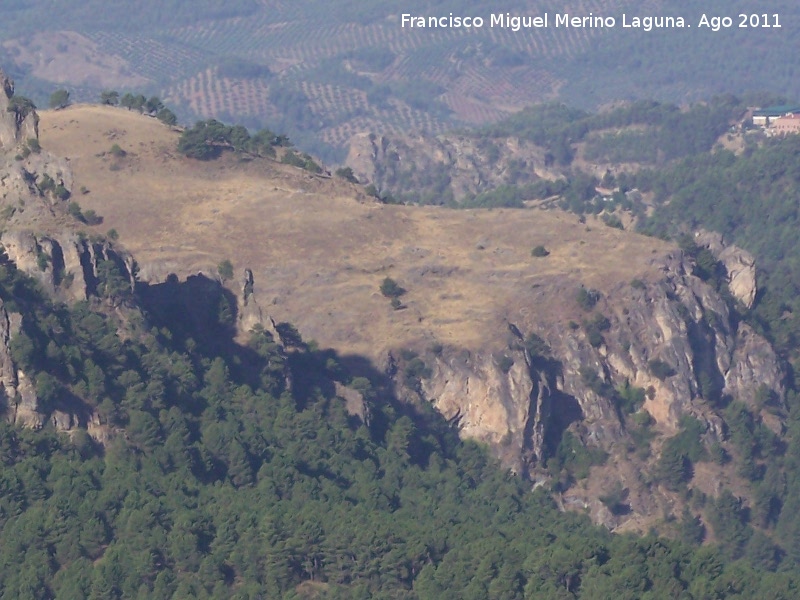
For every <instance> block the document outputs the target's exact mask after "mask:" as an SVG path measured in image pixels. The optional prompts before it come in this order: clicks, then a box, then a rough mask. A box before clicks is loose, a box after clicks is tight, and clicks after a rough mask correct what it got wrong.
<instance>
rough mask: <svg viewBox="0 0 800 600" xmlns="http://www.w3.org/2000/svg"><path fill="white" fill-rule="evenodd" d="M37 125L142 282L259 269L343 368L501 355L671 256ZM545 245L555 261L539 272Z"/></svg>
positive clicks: (290, 313)
mask: <svg viewBox="0 0 800 600" xmlns="http://www.w3.org/2000/svg"><path fill="white" fill-rule="evenodd" d="M41 116H42V120H41V142H42V145H43V146H44V147H45V148H46V149H48V150H49V151H51V152H53V153H55V154H58V155H63V156H67V157H69V159H70V163H71V165H72V168H73V170H74V177H75V184H74V189H75V190H76V191H75V193H74V198H75V199H77V200H78V201H79V202H80V204H81V205H82V207H83V208H84V210H85V209H93V210H95V211H96V212H97V213H98V214H100V215H101V216H102V217H103V218H104V222H103V224H102V225H99V226H96V227H95V228H94V229H96V230H98V232H105V231H107V230H109V229H111V228H114V229H116V230H117V232H118V233H119V235H120V242H121V243H122V244H123V245H124V246H125V247H127V248H128V249H129V250H130V251H132V252H133V254H134V256H135V257H136V258H137V260H138V262H139V263H140V265H141V267H142V269H141V273H142V277H143V278H153V279H163V278H164V277H166V276H167V275H168V274H169V273H175V274H177V275H178V276H180V277H185V276H188V275H190V274H194V273H197V272H199V271H203V272H205V273H207V274H212V275H216V265H217V264H218V263H219V262H220V261H222V260H223V259H229V260H231V261H232V263H233V264H234V265H235V267H236V270H237V279H239V275H238V273H241V270H242V269H243V268H246V267H248V268H251V269H252V270H253V272H254V275H255V292H256V297H257V298H258V300H259V302H260V304H261V306H262V307H263V308H264V309H265V310H266V311H267V312H269V314H270V315H271V316H272V317H273V318H274V319H275V320H276V321H290V322H293V323H295V324H296V325H297V326H298V328H299V330H300V332H301V333H302V335H303V337H304V338H305V339H316V340H317V341H318V342H319V343H320V344H322V345H323V346H330V347H334V348H337V349H338V350H339V351H340V352H342V353H358V354H362V355H366V356H371V357H373V358H378V357H380V356H383V355H384V353H385V351H386V350H387V349H388V348H392V347H396V346H399V345H412V346H420V345H422V344H427V343H430V342H432V341H433V340H437V341H438V342H441V343H444V344H452V345H455V346H460V347H465V348H475V349H477V348H481V347H486V346H487V345H489V346H491V345H492V344H491V342H492V340H497V341H498V343H499V341H500V339H501V338H504V337H505V335H506V332H507V326H506V321H511V322H514V323H520V324H524V325H525V326H527V327H530V328H531V329H533V330H542V329H543V328H547V327H548V326H551V325H553V324H556V323H561V324H563V323H564V322H565V321H567V320H570V319H580V317H581V312H580V309H579V308H578V307H577V306H576V304H575V301H574V298H575V294H576V292H577V289H578V286H580V285H586V286H589V287H593V288H597V289H600V290H601V291H611V290H612V289H613V288H619V287H620V286H623V285H628V283H629V282H630V280H631V279H632V278H635V277H636V278H642V279H654V278H657V277H659V275H658V273H657V272H656V267H654V266H653V263H654V260H653V259H654V258H658V257H659V256H661V255H663V254H664V253H665V252H667V251H669V249H670V247H669V246H668V245H667V244H664V243H662V242H660V241H658V240H654V239H651V238H645V237H641V236H638V235H634V234H630V233H626V232H623V231H619V230H617V229H612V228H608V227H605V226H603V225H602V224H601V223H595V222H591V221H590V222H589V224H588V225H587V224H581V223H579V222H578V219H577V218H576V217H575V216H573V215H569V214H565V213H559V212H554V211H541V210H534V209H531V210H511V209H506V210H494V211H491V210H461V211H456V210H450V209H444V208H437V207H405V206H386V205H380V204H377V203H375V202H372V201H370V200H368V199H367V198H366V197H364V195H363V194H362V193H361V192H360V191H359V189H358V188H357V187H356V186H351V185H349V184H346V183H344V182H342V181H339V180H336V179H326V178H321V177H316V176H311V175H309V174H308V173H306V172H304V171H302V170H299V169H296V168H294V167H289V166H285V165H281V164H278V163H276V162H274V161H269V160H253V161H249V162H242V161H240V160H237V159H236V158H235V157H234V156H226V157H223V158H222V159H220V160H217V161H214V162H207V163H206V162H198V161H195V160H190V159H187V158H185V157H182V156H181V155H179V154H178V153H177V152H176V150H175V147H176V143H177V138H178V135H179V134H178V132H176V131H174V130H171V129H169V128H168V127H166V126H164V125H162V124H161V123H159V122H158V121H156V120H155V119H151V118H147V117H143V116H141V115H139V114H135V113H132V112H128V111H126V110H124V109H118V108H111V107H101V106H73V107H70V108H68V109H66V110H60V111H56V112H43V113H42V115H41ZM114 144H117V145H119V147H120V148H121V149H122V150H123V151H125V153H126V155H125V156H124V157H117V156H114V155H113V154H112V153H111V148H112V145H114ZM82 187H85V188H86V189H88V190H89V192H88V193H86V194H81V193H79V192H78V191H77V190H79V189H81V188H82ZM537 245H544V246H545V247H546V248H547V249H548V250H549V251H550V255H549V256H547V257H545V258H534V257H532V256H531V249H532V248H533V247H534V246H537ZM387 276H388V277H392V278H393V279H395V280H396V281H397V282H399V283H400V285H402V286H403V287H404V288H406V290H407V293H406V295H405V296H403V299H402V300H403V303H404V305H405V308H404V309H402V310H392V308H391V307H390V304H389V301H388V300H387V299H386V298H384V297H383V296H382V295H381V294H380V292H379V290H378V288H379V285H380V283H381V281H382V280H383V278H384V277H387ZM233 285H235V286H238V283H234V284H233Z"/></svg>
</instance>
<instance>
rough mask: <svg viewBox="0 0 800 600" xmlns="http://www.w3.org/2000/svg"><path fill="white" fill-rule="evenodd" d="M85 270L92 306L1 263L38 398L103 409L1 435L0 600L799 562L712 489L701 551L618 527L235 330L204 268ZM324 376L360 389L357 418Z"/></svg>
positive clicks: (613, 574)
mask: <svg viewBox="0 0 800 600" xmlns="http://www.w3.org/2000/svg"><path fill="white" fill-rule="evenodd" d="M99 273H100V279H99V281H98V285H97V290H98V295H99V297H98V298H94V299H93V300H92V301H90V302H84V303H79V304H77V305H74V306H72V307H66V306H64V305H57V304H55V305H54V304H52V303H51V302H50V301H49V300H48V298H47V297H45V295H44V294H43V293H42V292H41V291H40V290H39V289H38V287H37V285H36V284H35V283H34V282H33V281H32V280H31V279H29V278H27V277H26V276H24V275H22V274H21V273H20V272H18V271H17V270H16V269H15V268H14V266H13V264H11V263H9V262H8V261H5V262H3V264H2V266H0V298H2V300H3V303H4V306H5V308H6V309H7V310H13V311H19V312H21V313H22V314H24V321H23V332H22V333H21V334H20V335H18V336H17V337H15V339H14V341H13V345H12V348H11V350H12V354H13V357H14V359H15V360H16V361H18V362H19V364H20V366H21V367H22V368H24V369H25V371H26V373H28V375H29V377H31V378H32V379H33V380H34V381H35V383H36V386H37V391H38V393H39V395H40V402H41V403H42V405H43V406H45V407H47V408H49V409H57V410H62V411H70V412H73V413H75V414H77V415H78V417H79V418H86V415H88V414H91V413H92V412H93V411H96V414H97V415H99V418H100V420H101V423H102V427H103V428H104V430H105V432H106V435H107V440H106V442H105V443H104V444H102V445H101V444H99V443H98V442H96V441H95V440H94V439H93V438H91V437H90V436H89V435H87V433H86V431H85V430H83V429H77V430H75V431H73V432H72V433H71V434H70V435H67V434H66V433H57V432H55V431H54V430H53V429H52V426H51V425H47V426H46V427H45V428H43V429H42V430H39V431H32V430H26V429H19V428H15V427H12V426H9V425H2V426H0V460H2V463H3V469H2V472H1V473H0V489H2V493H1V494H0V528H2V537H3V540H4V543H3V544H2V548H0V590H2V595H3V597H9V598H98V599H99V598H103V599H108V598H263V597H269V598H278V597H286V598H304V597H317V598H323V597H325V598H431V599H433V598H436V599H439V598H454V599H455V598H458V599H460V598H498V599H499V598H503V599H512V598H537V599H538V598H554V599H555V598H559V599H561V598H581V597H585V598H599V597H612V596H618V597H621V598H631V599H634V598H635V599H642V598H663V597H673V598H677V597H685V598H732V597H741V598H752V597H756V596H758V597H763V598H788V597H793V596H795V595H796V593H797V589H798V584H799V583H800V582H799V581H798V580H797V578H796V577H795V575H794V574H793V572H792V570H791V564H793V562H789V561H784V563H783V564H784V565H785V566H786V567H787V569H788V570H786V571H785V572H782V571H779V572H773V571H774V570H775V569H777V568H778V567H779V558H780V557H781V555H782V554H781V553H780V552H779V551H778V549H777V548H776V547H775V546H774V545H773V544H772V543H771V542H770V541H769V539H768V538H765V537H764V536H763V535H761V534H758V533H754V532H753V530H752V529H751V528H750V527H749V525H747V522H746V519H745V518H744V515H743V513H742V507H741V506H740V504H739V503H738V500H737V499H736V498H734V497H733V496H731V497H730V498H728V497H727V496H723V497H721V499H720V500H718V501H715V507H714V511H713V514H714V515H715V517H714V519H715V520H714V521H713V526H714V528H715V532H716V534H717V538H718V540H719V541H720V542H722V546H721V547H720V548H719V549H717V548H715V547H713V546H712V547H704V548H699V549H698V548H696V544H697V543H698V541H699V540H700V539H702V537H703V534H702V527H701V526H699V524H698V523H697V522H696V521H695V520H694V519H692V518H688V517H687V519H686V522H685V523H684V524H683V525H682V531H684V534H682V536H681V537H682V540H675V541H669V540H665V539H660V538H657V537H654V536H647V537H643V538H640V537H634V536H630V535H612V534H611V533H609V532H608V531H607V530H605V529H603V528H600V527H596V526H593V525H591V523H590V522H589V520H588V518H587V517H584V516H581V515H579V514H575V513H563V512H561V511H559V510H558V509H557V508H556V506H555V505H554V503H553V500H552V499H551V497H550V496H549V495H548V493H547V492H546V491H545V490H544V489H539V490H537V491H536V492H531V491H530V490H529V489H528V484H527V483H526V482H524V481H521V480H519V479H517V478H514V477H512V476H510V475H509V474H507V473H505V472H503V471H502V470H501V469H499V467H498V465H497V464H496V463H495V462H494V461H493V460H491V459H490V458H489V457H488V454H487V452H486V450H485V449H484V448H482V447H479V446H477V445H476V444H474V443H471V442H462V441H459V439H458V436H457V433H456V431H455V430H454V428H453V427H452V425H450V424H448V423H445V422H444V421H443V419H442V418H441V417H440V416H438V415H437V414H436V413H435V412H434V411H433V410H432V409H430V408H428V409H424V408H422V407H417V408H413V407H411V406H408V405H406V404H403V403H399V402H397V401H396V400H394V398H393V396H392V393H391V390H390V389H389V388H388V387H387V386H386V385H385V382H384V381H383V379H382V377H381V376H380V375H378V374H375V375H374V376H371V377H368V378H364V377H355V378H354V377H352V376H350V375H348V372H347V369H346V367H345V366H344V364H343V362H342V361H340V360H339V358H338V357H337V355H336V354H335V353H334V352H332V351H330V350H321V349H319V348H317V346H316V344H315V343H313V342H304V341H303V340H302V339H301V338H300V337H299V335H298V334H297V332H296V330H295V329H294V328H293V327H292V326H291V325H289V324H285V323H284V324H278V326H277V329H276V331H275V334H277V335H279V337H280V339H281V340H282V342H283V343H281V344H279V343H277V342H278V340H277V339H276V338H275V334H273V333H270V332H269V331H267V330H265V329H264V328H261V327H256V328H254V329H253V331H252V332H251V334H250V339H249V342H248V343H247V345H246V346H238V345H236V344H234V343H233V340H232V336H233V333H234V331H233V322H234V318H235V316H234V312H235V309H234V306H235V301H234V300H233V299H232V298H231V297H230V294H229V293H228V292H226V291H225V290H224V288H222V287H221V286H220V285H219V284H218V283H217V282H214V281H211V280H207V279H204V278H202V277H195V278H191V279H190V280H188V281H187V282H185V283H180V282H178V281H177V280H174V279H172V280H169V281H167V282H166V283H163V284H158V285H154V286H149V285H146V284H139V286H138V288H137V289H136V290H135V291H131V289H130V286H129V285H127V284H126V282H125V281H124V280H123V278H122V277H121V276H120V272H119V270H118V268H117V266H116V265H115V263H114V262H113V261H107V262H104V263H101V265H100V269H99ZM56 365H58V368H56ZM334 382H340V383H341V384H346V385H348V386H349V387H350V388H351V390H356V391H358V392H359V393H360V394H361V395H362V397H363V399H364V403H365V406H364V410H363V411H362V414H361V417H358V416H353V415H351V414H349V413H348V412H347V411H346V410H345V406H344V401H343V400H342V399H341V398H339V397H337V395H336V385H335V383H334ZM81 415H83V416H81ZM569 442H570V440H568V439H567V440H565V443H566V444H569ZM561 454H562V455H563V456H564V461H567V462H568V461H569V456H570V455H571V452H570V450H569V448H568V447H565V448H564V449H563V450H562V451H561ZM796 454H798V455H800V445H798V449H797V450H795V451H792V452H790V453H789V455H791V456H795V455H796ZM798 459H800V457H799V458H798ZM794 514H797V511H795V513H794ZM698 527H699V528H700V529H699V530H698ZM795 542H796V540H795ZM790 552H791V549H790ZM790 556H791V557H792V560H794V554H790Z"/></svg>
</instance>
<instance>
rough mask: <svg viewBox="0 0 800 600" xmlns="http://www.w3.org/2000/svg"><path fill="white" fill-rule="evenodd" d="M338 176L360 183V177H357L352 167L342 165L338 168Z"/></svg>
mask: <svg viewBox="0 0 800 600" xmlns="http://www.w3.org/2000/svg"><path fill="white" fill-rule="evenodd" d="M336 176H337V177H341V178H342V179H344V180H346V181H349V182H350V183H358V178H357V177H356V175H355V173H353V169H351V168H350V167H342V168H340V169H336Z"/></svg>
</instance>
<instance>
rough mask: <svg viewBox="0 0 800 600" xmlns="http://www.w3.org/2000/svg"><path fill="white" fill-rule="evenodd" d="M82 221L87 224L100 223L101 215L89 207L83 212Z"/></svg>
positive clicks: (101, 220)
mask: <svg viewBox="0 0 800 600" xmlns="http://www.w3.org/2000/svg"><path fill="white" fill-rule="evenodd" d="M83 222H84V223H86V224H87V225H100V223H102V222H103V217H101V216H100V215H98V214H97V213H96V212H94V211H93V210H92V209H89V210H87V211H85V212H84V213H83Z"/></svg>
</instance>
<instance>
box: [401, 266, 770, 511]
mask: <svg viewBox="0 0 800 600" xmlns="http://www.w3.org/2000/svg"><path fill="white" fill-rule="evenodd" d="M653 267H654V268H655V269H656V270H657V272H658V273H659V274H660V275H659V278H658V279H657V280H653V281H648V282H641V284H640V285H636V286H632V285H630V283H628V282H625V283H620V284H618V285H617V286H616V287H615V288H613V289H612V290H611V291H610V292H608V293H607V294H604V295H603V296H602V297H601V298H600V300H599V301H598V303H597V305H596V306H595V308H594V310H593V311H592V312H593V314H599V315H602V316H603V317H605V319H607V321H608V324H607V327H606V328H605V329H604V330H603V332H602V343H599V344H598V343H597V340H596V339H595V340H593V341H594V344H592V343H591V342H590V337H589V335H588V334H587V332H586V328H585V325H584V326H580V327H569V326H567V325H568V324H566V323H565V324H562V323H550V324H548V325H547V327H545V328H544V329H538V330H537V329H535V327H536V323H535V322H533V321H531V322H519V323H514V324H511V325H510V329H511V330H512V332H513V335H510V336H509V338H508V342H507V345H506V346H505V347H502V348H500V347H498V348H494V349H482V350H479V351H478V350H475V349H465V348H444V349H443V350H442V351H441V352H439V353H437V354H434V353H432V352H428V353H427V354H425V356H424V357H423V358H424V361H425V363H426V364H427V365H428V366H429V367H430V370H431V376H430V377H429V378H427V379H423V380H422V381H421V392H422V394H421V395H422V396H423V397H424V398H425V399H427V400H429V401H430V402H432V403H433V404H434V406H435V407H436V408H437V409H438V410H439V411H440V412H441V413H442V414H443V415H444V416H445V417H446V418H447V419H449V420H451V421H453V422H455V423H457V425H458V427H459V429H460V432H461V434H462V435H463V436H465V437H468V438H473V439H477V440H479V441H481V442H484V443H486V444H488V445H489V446H490V448H491V449H492V451H493V452H494V453H495V455H496V456H497V457H498V458H500V459H501V461H502V462H503V463H504V464H505V465H506V466H507V467H509V468H511V469H512V470H514V471H515V472H518V473H521V474H524V475H527V476H529V477H530V478H531V479H533V480H536V479H537V477H539V475H538V473H539V469H540V466H541V464H542V460H543V459H546V458H547V457H548V456H552V455H553V453H554V451H555V449H556V446H557V444H558V442H559V440H560V439H561V438H562V434H563V432H564V431H565V430H569V431H571V432H572V433H573V435H575V436H577V437H578V438H579V439H580V440H581V441H582V443H583V444H584V445H587V446H590V447H596V448H600V449H602V450H603V451H605V452H606V453H608V455H609V457H610V458H609V462H613V465H614V467H613V468H614V473H615V475H616V476H620V474H625V473H628V474H630V481H626V486H628V487H629V489H630V490H631V494H630V498H631V510H632V513H633V514H636V513H639V514H654V512H658V511H659V510H661V509H662V508H663V506H658V505H657V504H658V502H657V500H656V499H654V498H653V497H652V494H651V493H649V492H647V490H646V485H645V483H644V482H643V481H638V482H637V481H636V479H637V478H636V476H635V474H636V473H640V472H641V470H642V468H644V466H643V465H642V464H639V463H635V462H632V461H633V460H634V459H632V458H631V457H630V456H628V454H629V453H628V448H629V447H630V446H631V441H630V438H629V434H628V433H627V431H626V426H625V422H624V420H623V419H622V418H621V416H620V413H619V409H618V407H617V406H615V404H614V400H613V397H612V396H613V395H612V394H608V393H607V391H608V390H613V389H614V388H620V387H622V386H626V385H629V386H634V387H637V388H641V389H643V390H646V400H645V402H644V406H643V410H645V411H647V412H648V413H649V414H650V416H651V417H652V419H653V420H654V422H655V425H654V426H655V427H656V428H657V429H658V430H659V431H660V432H661V434H662V435H664V436H667V437H668V436H670V435H674V434H675V433H676V432H677V430H678V428H679V426H680V421H681V418H682V417H683V416H685V415H688V416H692V417H694V418H697V419H699V420H700V421H701V422H702V423H703V424H704V425H705V428H706V432H705V433H704V439H705V440H706V441H707V442H708V443H712V442H715V441H722V440H724V439H725V435H724V431H725V428H724V423H723V420H722V418H721V416H720V415H719V413H718V411H719V405H720V400H721V399H723V398H725V397H729V398H732V399H736V400H739V401H742V402H745V403H746V404H748V405H749V406H750V407H751V408H752V409H754V410H756V412H758V410H759V407H758V406H757V403H756V402H755V399H756V398H757V397H759V396H761V397H762V398H763V396H764V394H765V393H767V394H768V395H769V397H770V398H771V401H772V402H773V404H774V406H776V407H777V408H778V410H777V411H773V414H770V415H768V414H766V413H765V414H764V417H763V418H764V422H765V423H767V424H768V426H770V428H772V429H773V430H774V431H776V432H779V431H780V430H781V428H782V425H781V423H780V422H779V421H780V418H779V417H776V416H775V414H774V413H775V412H777V413H780V412H781V409H780V407H781V406H782V403H783V400H784V396H785V384H784V380H785V374H784V372H783V370H782V368H781V365H780V362H779V360H778V357H777V356H776V354H775V352H774V351H773V350H772V348H771V346H770V345H769V343H768V342H767V341H766V340H765V339H764V338H762V337H760V336H759V335H758V334H757V333H755V331H753V329H752V328H751V327H749V326H748V325H747V324H744V323H737V321H736V319H733V318H732V317H731V314H730V312H729V309H728V306H727V304H726V303H725V301H724V300H723V298H722V297H721V296H720V295H719V294H718V293H717V292H716V291H715V290H714V289H713V288H712V287H710V286H709V285H707V284H706V283H704V282H703V281H702V280H700V279H699V278H697V277H695V276H694V275H692V268H693V264H692V262H691V261H690V259H688V258H687V257H686V256H685V255H684V254H683V253H682V252H681V251H679V250H675V251H673V252H672V253H670V254H668V255H666V256H661V257H659V258H654V259H653ZM523 332H524V334H525V335H527V334H528V333H536V334H537V335H539V336H540V337H542V338H544V339H545V341H546V342H547V344H548V345H549V348H550V352H549V353H548V355H547V356H539V357H531V356H529V355H528V351H527V350H526V348H525V345H524V343H523V339H524V336H523ZM501 357H502V359H501ZM659 363H661V365H660V369H659V366H658V364H659ZM398 371H400V369H398ZM604 389H605V390H606V392H604V391H603V390H604ZM768 421H770V422H768ZM772 421H775V422H772ZM637 486H638V487H637ZM566 498H567V497H566V496H565V502H566ZM571 502H576V503H578V504H581V503H584V504H585V505H586V506H587V507H589V506H593V504H592V503H593V502H594V503H595V504H596V498H594V500H592V498H591V493H589V492H586V493H585V494H584V495H583V496H581V495H580V494H578V495H576V496H575V497H573V498H572V500H571ZM595 508H598V507H594V508H592V511H593V514H594V512H597V511H595V510H594V509H595ZM598 510H599V509H598ZM600 512H602V511H599V512H597V514H600Z"/></svg>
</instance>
